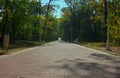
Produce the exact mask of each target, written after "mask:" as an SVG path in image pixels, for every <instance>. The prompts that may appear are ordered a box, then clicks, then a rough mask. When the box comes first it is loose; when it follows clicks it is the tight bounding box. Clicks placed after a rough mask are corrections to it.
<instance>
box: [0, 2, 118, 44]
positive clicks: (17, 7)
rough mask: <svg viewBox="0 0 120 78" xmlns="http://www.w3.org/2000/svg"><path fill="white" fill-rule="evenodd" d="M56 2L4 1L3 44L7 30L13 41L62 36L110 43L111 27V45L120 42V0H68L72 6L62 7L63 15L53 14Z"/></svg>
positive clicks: (1, 14) (0, 36) (0, 5)
mask: <svg viewBox="0 0 120 78" xmlns="http://www.w3.org/2000/svg"><path fill="white" fill-rule="evenodd" d="M52 1H54V0H49V2H48V4H46V5H44V6H42V4H41V0H31V1H30V0H0V9H1V11H0V17H2V19H1V20H0V43H1V46H2V42H3V37H4V34H5V33H6V34H9V36H10V44H12V43H15V42H16V41H52V40H56V39H57V38H58V37H61V38H62V39H63V40H65V41H69V42H73V41H75V40H77V41H79V42H103V43H106V40H107V36H108V34H107V29H108V27H109V42H110V44H114V45H120V0H64V1H65V3H66V4H67V6H68V7H64V8H63V9H62V16H61V18H57V17H55V16H54V15H53V13H54V11H55V9H54V7H56V6H55V5H52V4H50V3H51V2H52ZM106 2H107V5H106ZM106 7H107V9H106ZM106 10H107V11H106Z"/></svg>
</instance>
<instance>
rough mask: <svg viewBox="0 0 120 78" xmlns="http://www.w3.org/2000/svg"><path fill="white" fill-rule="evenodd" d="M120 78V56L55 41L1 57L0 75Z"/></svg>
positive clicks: (9, 77)
mask: <svg viewBox="0 0 120 78" xmlns="http://www.w3.org/2000/svg"><path fill="white" fill-rule="evenodd" d="M20 77H21V78H120V58H118V57H115V56H113V55H109V54H105V53H102V52H99V51H96V50H92V49H88V48H85V47H82V46H78V45H75V44H71V43H66V42H62V41H55V42H51V43H49V44H45V45H42V46H38V47H35V48H32V49H29V50H26V51H24V52H20V53H17V54H12V55H11V56H9V57H2V58H0V78H20Z"/></svg>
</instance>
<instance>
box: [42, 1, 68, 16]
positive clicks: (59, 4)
mask: <svg viewBox="0 0 120 78" xmlns="http://www.w3.org/2000/svg"><path fill="white" fill-rule="evenodd" d="M48 2H49V0H42V5H45V4H48ZM51 4H53V5H55V11H54V13H53V15H55V16H56V17H57V18H60V17H61V14H62V12H61V9H62V8H64V7H67V5H66V3H65V2H64V0H53V1H52V2H51Z"/></svg>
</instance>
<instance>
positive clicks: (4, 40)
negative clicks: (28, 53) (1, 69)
mask: <svg viewBox="0 0 120 78" xmlns="http://www.w3.org/2000/svg"><path fill="white" fill-rule="evenodd" d="M3 46H4V49H7V51H8V47H9V35H8V34H4V39H3Z"/></svg>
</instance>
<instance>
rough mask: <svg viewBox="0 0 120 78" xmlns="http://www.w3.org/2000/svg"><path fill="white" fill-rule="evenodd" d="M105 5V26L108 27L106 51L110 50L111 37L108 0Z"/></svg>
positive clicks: (105, 0)
mask: <svg viewBox="0 0 120 78" xmlns="http://www.w3.org/2000/svg"><path fill="white" fill-rule="evenodd" d="M104 4H105V26H106V27H107V34H106V37H107V38H106V49H107V50H111V49H110V35H109V26H108V0H104Z"/></svg>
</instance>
